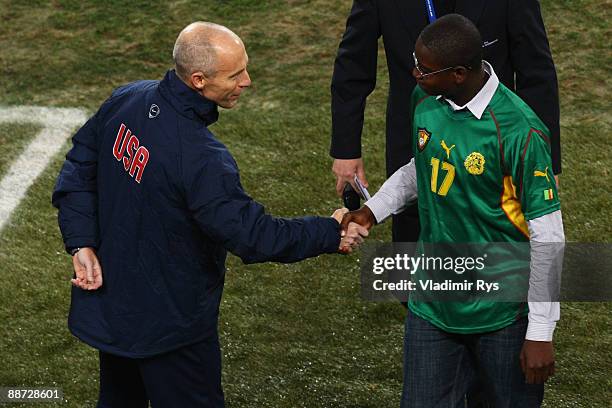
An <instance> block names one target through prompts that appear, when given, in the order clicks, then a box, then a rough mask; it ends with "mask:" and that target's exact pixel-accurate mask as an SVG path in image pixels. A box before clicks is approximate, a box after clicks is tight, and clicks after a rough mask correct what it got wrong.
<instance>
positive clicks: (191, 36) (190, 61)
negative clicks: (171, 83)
mask: <svg viewBox="0 0 612 408" xmlns="http://www.w3.org/2000/svg"><path fill="white" fill-rule="evenodd" d="M220 31H229V30H228V29H227V28H225V27H223V26H221V25H219V24H214V23H208V22H204V21H197V22H195V23H191V24H189V25H188V26H187V27H185V28H184V29H183V31H181V33H180V34H179V36H178V38H177V39H176V42H175V43H174V49H173V50H172V59H173V60H174V65H175V68H176V73H177V75H178V76H179V77H180V78H182V79H183V80H187V78H189V76H190V75H191V74H192V73H194V72H197V71H201V72H203V73H204V75H206V76H208V77H214V76H215V74H216V63H217V50H216V47H215V45H214V44H213V43H212V40H213V39H214V37H215V35H216V34H217V33H219V32H220Z"/></svg>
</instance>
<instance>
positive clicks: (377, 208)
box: [364, 196, 391, 224]
mask: <svg viewBox="0 0 612 408" xmlns="http://www.w3.org/2000/svg"><path fill="white" fill-rule="evenodd" d="M364 205H367V206H368V208H369V209H370V211H372V214H374V218H376V223H377V224H380V223H381V222H383V221H384V220H385V219H387V218H389V216H391V211H390V210H389V206H388V205H387V204H386V203H385V202H384V200H382V199H381V198H380V197H377V196H374V197H372V198H370V199H369V200H368V201H366V202H365V203H364Z"/></svg>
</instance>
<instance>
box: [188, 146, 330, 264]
mask: <svg viewBox="0 0 612 408" xmlns="http://www.w3.org/2000/svg"><path fill="white" fill-rule="evenodd" d="M191 159H194V160H188V161H187V162H186V163H185V165H186V167H187V168H188V169H190V174H189V175H188V176H187V184H186V192H187V195H186V198H187V203H188V206H189V210H190V212H191V213H192V214H193V217H194V220H195V221H196V223H197V224H198V226H199V227H200V229H201V231H202V232H203V233H205V234H206V235H207V236H208V237H210V238H211V239H212V240H214V241H215V242H218V243H220V244H221V245H223V247H224V248H225V249H227V250H229V251H230V252H232V253H233V254H234V255H236V256H238V257H240V258H241V259H242V261H243V262H245V263H255V262H267V261H273V262H284V263H288V262H297V261H300V260H302V259H306V258H310V257H313V256H317V255H321V254H324V253H335V252H337V250H338V245H339V243H340V225H339V224H338V222H337V221H336V220H335V219H333V218H332V217H313V216H307V217H300V218H277V217H273V216H271V215H269V214H266V212H265V209H264V207H263V206H262V205H261V204H259V203H258V202H256V201H255V200H253V199H252V198H251V197H250V196H249V195H248V194H247V193H246V192H245V191H244V189H243V188H242V185H241V183H240V176H239V173H238V168H237V166H236V164H235V162H234V160H233V158H231V157H230V155H229V154H228V153H226V154H222V155H219V156H218V157H214V158H210V159H209V160H207V163H206V164H205V165H202V164H201V163H200V164H199V165H198V163H197V155H192V157H191Z"/></svg>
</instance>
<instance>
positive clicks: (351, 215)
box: [340, 205, 376, 231]
mask: <svg viewBox="0 0 612 408" xmlns="http://www.w3.org/2000/svg"><path fill="white" fill-rule="evenodd" d="M352 222H354V223H356V224H359V225H361V226H362V227H364V228H366V229H367V230H368V231H369V230H370V229H371V228H372V226H373V225H374V224H375V223H376V218H375V217H374V214H373V213H372V210H370V209H369V208H368V206H367V205H364V206H363V207H361V208H360V209H358V210H355V211H350V212H347V213H346V214H345V215H344V218H342V222H341V223H340V224H341V225H342V231H346V230H347V229H348V227H349V224H350V223H352Z"/></svg>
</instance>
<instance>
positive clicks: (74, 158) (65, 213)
mask: <svg viewBox="0 0 612 408" xmlns="http://www.w3.org/2000/svg"><path fill="white" fill-rule="evenodd" d="M97 123H98V122H97V115H95V116H93V117H92V118H90V119H89V120H88V121H87V123H85V125H83V127H82V128H81V129H79V131H78V132H77V133H76V134H75V135H74V136H73V138H72V143H73V146H72V149H70V151H69V152H68V154H67V155H66V161H65V162H64V164H63V166H62V169H61V170H60V173H59V176H58V178H57V181H56V184H55V188H54V190H53V196H52V203H53V205H54V206H55V207H56V208H58V210H59V211H58V222H59V226H60V230H61V232H62V237H63V239H64V244H65V246H66V250H68V249H69V248H76V247H94V248H95V247H97V246H98V217H97V214H98V212H97V202H98V199H97V198H98V196H97V181H96V180H97V162H98V149H97V142H96V140H97V132H98V126H97Z"/></svg>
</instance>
